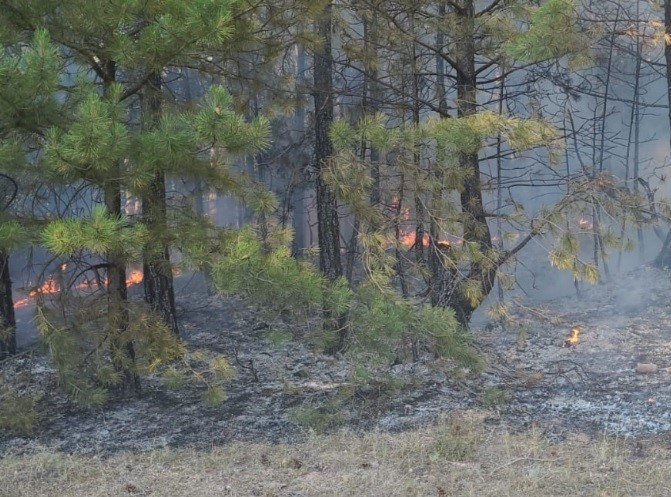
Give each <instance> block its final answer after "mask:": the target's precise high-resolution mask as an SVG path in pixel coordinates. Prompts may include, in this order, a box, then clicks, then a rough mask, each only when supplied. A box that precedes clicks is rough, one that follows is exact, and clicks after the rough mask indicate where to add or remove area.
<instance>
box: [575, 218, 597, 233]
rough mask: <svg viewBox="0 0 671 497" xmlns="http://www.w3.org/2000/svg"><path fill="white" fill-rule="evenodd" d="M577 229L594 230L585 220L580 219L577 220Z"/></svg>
mask: <svg viewBox="0 0 671 497" xmlns="http://www.w3.org/2000/svg"><path fill="white" fill-rule="evenodd" d="M578 227H579V228H580V229H581V230H591V229H592V228H594V225H593V224H592V223H591V222H590V221H588V220H587V219H583V218H582V217H581V218H580V219H579V220H578Z"/></svg>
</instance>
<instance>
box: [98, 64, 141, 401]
mask: <svg viewBox="0 0 671 497" xmlns="http://www.w3.org/2000/svg"><path fill="white" fill-rule="evenodd" d="M104 68H105V76H106V78H105V81H104V88H105V92H106V91H107V89H108V88H109V86H110V85H111V84H112V83H113V82H114V79H115V73H116V64H115V63H114V62H113V61H108V62H106V63H105V65H104ZM119 169H120V168H119ZM119 175H121V171H120V170H119ZM104 195H105V209H106V211H107V214H109V215H110V216H115V217H117V216H121V214H122V211H121V185H120V183H119V181H118V180H111V181H109V182H107V184H106V185H105V188H104ZM106 259H107V261H106V262H107V279H108V283H107V299H108V300H107V321H108V334H109V338H110V354H111V359H112V364H113V366H114V368H115V369H116V371H117V372H119V373H121V375H122V377H123V380H122V383H121V385H120V389H121V390H123V391H124V392H125V393H136V392H138V391H139V390H140V378H139V377H138V375H137V372H136V369H135V346H134V345H133V340H132V337H131V336H130V335H129V332H128V326H129V323H130V316H129V313H128V289H127V287H126V261H125V259H124V258H123V257H122V256H120V255H119V254H117V253H114V252H108V253H107V255H106Z"/></svg>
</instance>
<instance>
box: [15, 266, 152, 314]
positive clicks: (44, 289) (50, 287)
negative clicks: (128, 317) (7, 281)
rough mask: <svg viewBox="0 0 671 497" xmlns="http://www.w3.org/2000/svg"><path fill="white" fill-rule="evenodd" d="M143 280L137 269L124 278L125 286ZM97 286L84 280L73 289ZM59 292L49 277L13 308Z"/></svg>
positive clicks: (104, 284) (92, 281)
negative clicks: (42, 295)
mask: <svg viewBox="0 0 671 497" xmlns="http://www.w3.org/2000/svg"><path fill="white" fill-rule="evenodd" d="M64 266H65V264H62V265H61V270H64V269H65V268H64ZM143 280H144V274H143V273H142V271H139V270H137V269H133V270H132V271H131V272H130V273H129V274H128V277H127V278H126V285H127V286H133V285H138V284H140V283H142V281H143ZM102 284H103V286H107V285H108V279H107V278H104V279H103V280H102ZM97 286H98V283H97V282H96V281H95V280H91V279H86V280H85V281H83V282H82V283H79V284H77V285H75V288H77V289H82V288H95V287H97ZM60 291H61V289H60V287H59V285H58V283H57V282H56V280H54V277H53V276H51V277H49V279H48V280H46V281H45V282H44V283H42V285H41V286H40V287H39V288H33V289H32V290H30V291H29V292H28V297H26V298H23V299H20V300H17V301H16V302H14V308H15V309H18V308H20V307H25V306H27V305H28V304H30V302H31V301H32V299H34V298H35V297H36V296H37V295H39V294H44V293H48V294H53V293H58V292H60Z"/></svg>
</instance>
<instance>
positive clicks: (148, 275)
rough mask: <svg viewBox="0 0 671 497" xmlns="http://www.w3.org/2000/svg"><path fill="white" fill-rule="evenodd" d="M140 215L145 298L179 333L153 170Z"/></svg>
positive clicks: (151, 84)
mask: <svg viewBox="0 0 671 497" xmlns="http://www.w3.org/2000/svg"><path fill="white" fill-rule="evenodd" d="M161 85H162V81H161V75H160V74H159V73H158V72H155V73H154V74H153V75H152V77H151V78H150V79H149V81H148V85H147V91H146V93H145V95H144V98H145V109H144V112H145V120H146V122H147V123H149V124H148V126H149V127H151V126H154V125H155V123H156V121H157V120H158V117H159V113H160V109H161ZM142 216H143V218H144V222H145V223H146V224H147V227H148V228H149V230H150V232H152V233H153V236H152V243H151V244H150V246H149V247H148V249H147V250H145V253H144V254H143V265H142V268H143V273H144V279H143V282H144V298H145V301H146V302H147V304H149V306H150V307H151V309H152V310H153V311H154V312H156V313H157V314H158V315H159V316H160V317H161V319H162V320H163V322H164V323H165V324H166V326H168V328H170V330H171V331H172V332H173V333H174V334H176V335H179V326H178V324H177V310H176V308H175V286H174V282H173V276H172V265H171V264H170V248H169V246H168V244H167V243H165V242H164V241H163V238H164V237H165V235H166V232H167V230H168V225H167V206H166V191H165V174H164V173H163V172H162V171H156V172H155V173H154V179H153V180H152V181H151V184H150V185H149V190H148V191H147V192H146V193H145V195H143V197H142Z"/></svg>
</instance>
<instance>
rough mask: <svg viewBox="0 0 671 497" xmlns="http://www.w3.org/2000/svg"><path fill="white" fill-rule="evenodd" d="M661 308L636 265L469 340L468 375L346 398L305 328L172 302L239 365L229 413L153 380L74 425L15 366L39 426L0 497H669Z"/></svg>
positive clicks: (195, 299) (665, 328)
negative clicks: (34, 402) (472, 359)
mask: <svg viewBox="0 0 671 497" xmlns="http://www.w3.org/2000/svg"><path fill="white" fill-rule="evenodd" d="M669 296H671V275H669V274H668V273H665V272H660V271H658V270H654V269H652V268H649V267H641V268H639V269H637V270H635V271H633V272H631V273H628V274H627V275H626V276H624V277H621V278H619V279H618V280H617V282H613V283H607V284H603V285H595V286H592V287H589V288H586V289H584V290H583V292H582V294H581V296H580V297H578V296H577V295H573V296H569V297H563V298H558V299H554V300H553V301H552V302H549V303H547V304H544V305H529V304H524V303H520V302H518V303H516V304H514V305H511V306H510V317H511V321H510V322H509V323H508V324H507V325H506V326H505V327H503V326H501V324H499V323H498V322H494V321H492V322H491V323H488V324H487V325H486V326H484V327H483V328H482V329H474V330H473V332H474V336H475V340H476V344H477V347H478V349H479V350H480V351H481V353H482V354H483V356H484V357H485V359H486V363H487V365H486V367H485V370H484V371H483V372H482V373H480V374H473V373H472V372H470V371H468V370H464V369H463V368H461V367H459V366H458V365H455V364H454V363H452V362H451V361H448V360H441V359H434V358H431V357H423V358H422V360H420V361H419V362H416V363H407V364H399V365H395V366H390V367H389V369H388V371H385V372H384V374H382V375H380V376H378V377H377V378H376V379H374V380H371V381H370V382H369V383H368V384H357V383H354V382H353V381H352V370H353V368H354V367H355V365H354V364H351V363H350V362H348V361H347V360H346V359H334V358H331V357H328V356H324V355H322V354H319V353H317V352H315V351H314V350H312V349H310V347H309V346H308V345H306V344H307V343H309V340H306V338H307V337H309V334H310V329H309V328H308V327H296V326H292V325H290V324H288V323H285V322H284V321H282V320H281V319H270V318H269V317H268V316H265V317H262V316H263V315H262V314H261V313H260V312H259V309H257V308H256V307H255V306H252V305H249V304H247V303H245V302H244V301H243V300H241V299H238V298H234V297H229V298H222V297H217V296H208V295H207V294H205V293H204V292H199V291H194V292H191V293H184V294H182V295H181V296H180V298H179V307H180V310H181V317H182V328H183V330H182V331H183V333H184V335H185V337H186V339H187V341H188V343H189V345H190V347H192V348H194V349H196V348H198V349H202V350H203V351H204V352H205V353H206V354H217V353H223V354H226V355H227V356H228V357H229V358H230V360H231V362H232V363H233V364H235V365H236V367H237V377H236V378H235V379H234V380H233V381H232V382H231V383H230V385H229V386H228V391H227V400H226V401H225V402H224V403H223V404H222V405H221V406H218V407H207V406H204V405H203V403H202V402H201V401H200V395H201V394H202V392H201V391H199V390H198V389H196V388H186V389H184V390H179V391H169V390H166V389H165V388H164V386H163V385H162V383H161V381H160V380H159V379H158V378H148V379H146V380H145V381H144V385H143V393H142V396H141V397H140V398H138V399H132V400H125V401H123V402H111V403H110V405H107V406H105V408H104V409H89V410H86V409H81V408H79V407H77V406H76V405H75V404H74V403H73V402H72V401H71V400H69V399H68V398H67V397H65V396H64V395H62V394H60V393H58V390H57V389H56V388H55V386H56V383H55V381H56V380H55V375H54V371H53V368H52V367H51V365H50V364H49V362H48V360H47V359H46V358H45V357H44V356H43V355H40V354H39V353H37V352H34V353H29V352H28V351H26V353H24V355H22V356H20V357H17V358H15V359H13V360H11V361H7V362H5V363H3V364H1V365H0V374H2V375H3V377H4V378H5V380H7V379H11V378H17V377H22V378H29V381H30V382H31V385H33V386H34V388H36V389H39V390H41V391H42V394H43V395H44V398H43V401H42V411H43V412H44V415H43V419H42V420H41V423H40V425H39V428H38V429H37V430H35V432H34V433H32V434H30V435H18V434H15V433H9V432H2V431H0V457H3V460H2V464H0V482H2V483H3V485H2V486H0V495H3V496H4V495H8V496H19V495H64V496H69V495H73V496H74V495H121V494H137V495H240V496H248V495H278V496H280V495H282V496H308V495H309V496H312V495H314V496H317V495H352V496H354V495H370V496H374V495H380V496H382V495H437V496H439V497H441V496H448V495H473V496H475V495H483V496H487V495H531V494H533V495H541V496H542V495H595V496H614V495H641V496H643V495H660V496H661V495H671V476H669V475H671V472H669V469H671V452H670V451H669V449H671V437H669V434H671V412H669V409H668V406H669V405H671V354H670V353H669V348H670V347H671V306H670V305H669ZM576 326H577V327H579V328H580V332H581V333H580V337H579V340H578V343H577V344H575V345H573V346H570V347H568V346H566V340H567V338H568V337H569V335H570V331H571V329H572V328H574V327H576ZM642 363H644V364H648V365H654V367H652V366H650V367H648V369H645V371H648V372H647V373H640V372H639V373H637V370H636V368H637V365H639V364H642ZM639 370H640V367H639ZM3 492H5V493H3ZM208 492H209V493H208Z"/></svg>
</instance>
